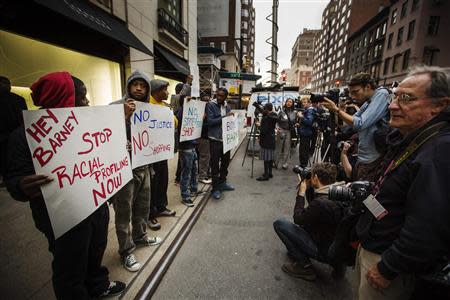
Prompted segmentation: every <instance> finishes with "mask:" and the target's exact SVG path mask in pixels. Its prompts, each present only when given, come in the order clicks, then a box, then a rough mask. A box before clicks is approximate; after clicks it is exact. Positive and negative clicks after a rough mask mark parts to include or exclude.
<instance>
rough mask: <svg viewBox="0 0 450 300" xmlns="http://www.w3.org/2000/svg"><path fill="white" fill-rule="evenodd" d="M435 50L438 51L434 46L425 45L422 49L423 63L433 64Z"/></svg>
mask: <svg viewBox="0 0 450 300" xmlns="http://www.w3.org/2000/svg"><path fill="white" fill-rule="evenodd" d="M436 52H439V49H437V48H434V47H425V48H424V49H423V57H422V61H423V63H424V64H426V65H430V66H431V65H433V62H434V58H435V53H436Z"/></svg>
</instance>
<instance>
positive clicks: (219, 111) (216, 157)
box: [206, 88, 234, 200]
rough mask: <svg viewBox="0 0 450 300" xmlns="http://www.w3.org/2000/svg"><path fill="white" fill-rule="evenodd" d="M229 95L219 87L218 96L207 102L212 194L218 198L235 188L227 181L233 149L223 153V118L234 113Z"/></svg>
mask: <svg viewBox="0 0 450 300" xmlns="http://www.w3.org/2000/svg"><path fill="white" fill-rule="evenodd" d="M227 96H228V91H227V90H226V89H225V88H219V89H217V92H216V98H215V99H212V100H211V101H209V102H208V103H207V104H206V120H207V125H208V137H209V149H210V163H211V177H212V191H211V195H212V197H213V198H214V199H216V200H217V199H220V198H221V196H222V192H223V191H233V190H234V186H233V185H231V184H230V183H228V182H227V175H228V165H229V164H230V155H231V153H230V152H231V150H230V151H227V152H225V153H223V141H222V119H223V118H224V117H226V116H232V115H233V113H232V112H231V108H230V107H229V106H228V105H227V103H226V101H225V100H226V99H227Z"/></svg>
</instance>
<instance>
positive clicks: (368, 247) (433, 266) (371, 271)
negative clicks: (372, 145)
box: [356, 67, 450, 300]
mask: <svg viewBox="0 0 450 300" xmlns="http://www.w3.org/2000/svg"><path fill="white" fill-rule="evenodd" d="M449 105H450V74H449V73H448V71H446V70H445V69H442V68H439V67H417V68H415V69H413V70H412V71H411V72H410V73H409V74H408V75H407V76H406V78H405V79H404V80H403V81H402V82H401V83H400V85H399V86H398V88H397V89H396V90H394V98H393V100H392V103H391V104H390V105H389V110H390V116H391V117H390V125H391V126H392V127H393V128H395V130H394V131H393V132H392V133H391V134H390V135H389V136H388V144H389V146H390V147H391V148H390V151H389V152H388V153H387V154H386V156H385V158H386V159H385V160H386V164H384V167H383V168H382V170H383V172H382V174H384V175H383V176H382V177H381V178H380V179H379V180H378V182H377V184H376V185H375V187H374V191H373V192H374V198H373V199H370V200H366V201H367V207H368V208H370V210H369V209H368V210H367V211H366V212H365V213H364V214H363V215H362V216H361V218H360V219H359V222H358V224H357V226H356V230H357V234H358V236H359V238H360V240H361V247H360V249H359V251H358V257H357V260H356V274H357V277H358V278H357V287H356V291H357V292H358V294H359V295H358V297H359V299H364V300H366V299H410V297H411V294H412V292H413V289H414V287H415V292H414V296H413V298H412V299H450V288H449V287H450V274H449V273H450V272H449V268H448V267H447V270H446V271H445V266H446V265H448V264H449V254H450V218H449V215H450V201H449V195H450V185H449V182H448V180H449V179H448V178H449V170H450V159H449V153H450V126H449V122H450V109H449ZM445 274H446V276H444V275H445ZM415 280H416V281H417V282H416V283H415Z"/></svg>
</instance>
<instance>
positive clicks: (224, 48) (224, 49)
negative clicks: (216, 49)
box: [220, 42, 227, 52]
mask: <svg viewBox="0 0 450 300" xmlns="http://www.w3.org/2000/svg"><path fill="white" fill-rule="evenodd" d="M220 49H222V51H223V52H227V42H220Z"/></svg>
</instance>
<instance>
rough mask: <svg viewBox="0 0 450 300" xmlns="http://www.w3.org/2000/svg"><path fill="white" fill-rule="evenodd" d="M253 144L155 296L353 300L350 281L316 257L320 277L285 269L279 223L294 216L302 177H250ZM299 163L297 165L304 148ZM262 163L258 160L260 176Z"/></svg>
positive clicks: (234, 163) (238, 157) (278, 174)
mask: <svg viewBox="0 0 450 300" xmlns="http://www.w3.org/2000/svg"><path fill="white" fill-rule="evenodd" d="M244 151H245V143H244V144H242V145H241V148H240V149H239V151H238V153H237V154H236V156H235V157H234V159H233V160H232V163H231V165H230V168H229V171H230V172H229V177H228V179H229V181H230V182H231V183H233V184H234V185H235V186H236V190H235V191H233V192H225V195H224V196H223V198H222V199H221V200H218V201H217V200H214V199H212V198H210V199H209V202H208V203H207V205H206V207H205V209H204V211H203V213H202V215H201V216H200V219H199V220H198V222H197V224H196V225H195V226H194V228H193V230H192V232H191V234H190V235H189V237H188V239H187V240H186V241H185V243H184V245H183V246H182V248H181V250H180V252H179V253H178V255H177V257H176V258H175V260H174V262H173V263H172V265H171V266H170V269H169V271H168V272H167V273H166V275H165V277H164V279H163V280H162V282H161V284H160V286H159V287H158V289H157V291H156V293H155V294H154V296H153V298H154V299H351V298H352V297H351V286H350V278H351V274H352V271H351V270H348V271H347V276H346V278H345V279H343V280H341V281H338V282H336V281H335V280H333V279H332V278H331V276H330V271H331V270H330V268H329V267H327V266H325V265H323V264H320V263H317V262H314V266H315V267H316V269H317V270H318V271H319V272H318V273H319V277H318V279H317V281H316V282H312V283H311V282H307V281H303V280H301V279H296V278H292V277H289V276H288V275H287V274H285V273H284V272H283V271H282V270H281V265H282V264H283V263H285V262H288V261H289V259H288V257H287V256H286V249H285V247H284V245H283V244H282V243H281V241H280V240H279V238H278V236H277V235H276V234H275V232H274V230H273V227H272V223H273V221H274V220H276V219H277V218H279V217H285V218H288V219H292V210H293V207H294V201H295V186H296V184H297V177H296V176H295V174H294V173H293V172H292V171H291V168H289V170H286V171H285V170H274V178H273V179H272V180H270V181H266V182H258V181H256V180H255V179H254V178H253V179H251V178H250V166H251V158H250V157H248V158H247V159H246V161H245V166H244V168H242V167H241V163H242V157H243V153H244ZM292 156H293V157H292V158H291V162H292V163H295V162H296V161H297V160H298V158H297V152H295V153H293V155H292ZM261 172H262V161H259V160H255V176H254V177H255V178H256V177H258V176H259V175H260V173H261Z"/></svg>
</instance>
